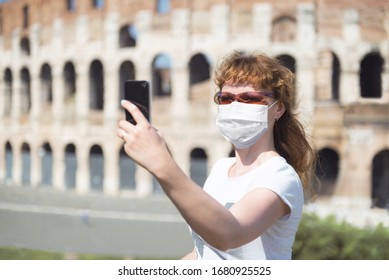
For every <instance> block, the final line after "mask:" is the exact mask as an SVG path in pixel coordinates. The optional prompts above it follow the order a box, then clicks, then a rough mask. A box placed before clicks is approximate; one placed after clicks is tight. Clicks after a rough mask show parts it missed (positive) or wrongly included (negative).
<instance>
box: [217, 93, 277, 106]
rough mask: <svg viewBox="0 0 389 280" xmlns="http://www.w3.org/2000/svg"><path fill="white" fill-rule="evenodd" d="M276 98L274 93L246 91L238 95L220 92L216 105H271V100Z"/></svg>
mask: <svg viewBox="0 0 389 280" xmlns="http://www.w3.org/2000/svg"><path fill="white" fill-rule="evenodd" d="M270 98H274V95H273V93H271V92H266V91H246V92H242V93H238V94H233V93H231V92H226V91H219V92H217V95H216V103H217V104H220V105H227V104H231V102H234V101H237V102H241V103H247V104H260V105H267V104H269V101H270V100H269V99H270Z"/></svg>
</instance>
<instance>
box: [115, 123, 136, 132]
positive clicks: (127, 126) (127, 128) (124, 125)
mask: <svg viewBox="0 0 389 280" xmlns="http://www.w3.org/2000/svg"><path fill="white" fill-rule="evenodd" d="M134 127H135V125H133V124H132V123H130V122H128V121H126V120H121V121H119V124H118V128H119V129H122V130H123V131H124V132H131V131H132V130H133V129H134Z"/></svg>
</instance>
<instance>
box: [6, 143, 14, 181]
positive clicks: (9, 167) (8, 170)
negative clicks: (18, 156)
mask: <svg viewBox="0 0 389 280" xmlns="http://www.w3.org/2000/svg"><path fill="white" fill-rule="evenodd" d="M12 166H13V154H12V146H11V143H10V142H7V143H6V144H5V184H6V185H8V184H10V183H12Z"/></svg>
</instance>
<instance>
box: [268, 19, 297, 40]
mask: <svg viewBox="0 0 389 280" xmlns="http://www.w3.org/2000/svg"><path fill="white" fill-rule="evenodd" d="M296 30H297V25H296V20H295V19H294V18H293V17H291V16H286V15H284V16H280V17H278V18H276V19H275V20H274V21H273V23H272V34H271V40H272V41H273V42H283V43H285V42H290V41H294V39H295V38H296Z"/></svg>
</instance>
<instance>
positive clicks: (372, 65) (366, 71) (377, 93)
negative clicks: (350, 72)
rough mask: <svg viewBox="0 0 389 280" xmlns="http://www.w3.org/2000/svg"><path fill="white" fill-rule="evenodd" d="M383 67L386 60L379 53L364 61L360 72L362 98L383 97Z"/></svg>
mask: <svg viewBox="0 0 389 280" xmlns="http://www.w3.org/2000/svg"><path fill="white" fill-rule="evenodd" d="M383 67H384V60H383V58H382V57H381V55H380V54H379V53H370V54H368V55H366V56H365V57H364V58H363V59H362V61H361V69H360V72H359V83H360V87H361V96H362V97H365V98H380V97H381V96H382V81H381V74H382V71H383Z"/></svg>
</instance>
